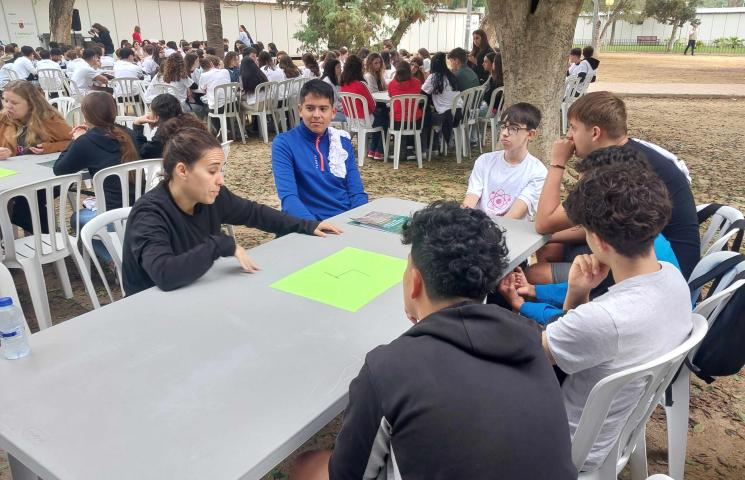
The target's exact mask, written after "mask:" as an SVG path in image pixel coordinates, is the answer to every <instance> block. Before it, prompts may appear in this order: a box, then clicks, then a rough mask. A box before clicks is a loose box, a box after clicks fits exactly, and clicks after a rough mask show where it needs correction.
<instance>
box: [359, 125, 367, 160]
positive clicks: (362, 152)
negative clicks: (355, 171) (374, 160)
mask: <svg viewBox="0 0 745 480" xmlns="http://www.w3.org/2000/svg"><path fill="white" fill-rule="evenodd" d="M365 155H367V152H366V151H365V136H364V135H362V134H360V133H358V134H357V165H359V166H360V167H361V166H363V165H364V164H365Z"/></svg>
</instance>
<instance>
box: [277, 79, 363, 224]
mask: <svg viewBox="0 0 745 480" xmlns="http://www.w3.org/2000/svg"><path fill="white" fill-rule="evenodd" d="M299 108H300V117H301V118H302V120H303V121H302V122H301V123H300V125H298V126H297V127H295V128H293V129H292V130H290V131H288V132H285V133H282V134H280V135H278V136H277V137H276V138H275V139H274V141H273V142H272V170H273V172H274V183H275V184H276V186H277V194H278V195H279V200H280V202H282V210H283V211H284V212H287V213H289V214H290V215H293V216H295V217H300V218H304V219H307V220H325V219H327V218H329V217H333V216H334V215H338V214H340V213H343V212H346V211H348V210H351V209H353V208H355V207H359V206H360V205H364V204H366V203H367V194H366V193H365V190H364V188H363V186H362V179H361V178H360V172H359V170H357V163H356V162H355V159H354V149H353V148H352V141H351V139H350V138H349V134H348V133H347V132H345V131H343V130H337V129H334V128H330V127H329V124H330V123H331V120H332V119H333V118H334V115H336V110H335V109H334V90H333V88H332V87H331V86H330V85H329V84H327V83H325V82H323V81H321V80H311V81H309V82H307V83H306V84H305V85H303V88H302V89H301V91H300V106H299Z"/></svg>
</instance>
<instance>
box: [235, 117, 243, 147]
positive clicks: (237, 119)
mask: <svg viewBox="0 0 745 480" xmlns="http://www.w3.org/2000/svg"><path fill="white" fill-rule="evenodd" d="M233 118H235V122H236V123H237V124H238V131H239V132H241V143H246V127H244V126H243V118H242V117H240V116H238V117H233Z"/></svg>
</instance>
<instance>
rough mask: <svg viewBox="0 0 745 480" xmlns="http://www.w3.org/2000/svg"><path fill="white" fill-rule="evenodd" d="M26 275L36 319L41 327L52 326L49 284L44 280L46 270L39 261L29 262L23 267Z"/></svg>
mask: <svg viewBox="0 0 745 480" xmlns="http://www.w3.org/2000/svg"><path fill="white" fill-rule="evenodd" d="M23 274H24V275H25V276H26V285H28V291H29V294H30V296H31V303H32V304H33V305H34V313H35V314H36V321H37V323H38V324H39V328H40V329H44V328H49V327H51V326H52V312H51V311H50V310H49V297H47V285H46V282H45V281H44V271H43V270H42V268H41V264H40V263H39V262H37V261H31V262H29V263H28V264H27V265H26V266H25V268H24V269H23Z"/></svg>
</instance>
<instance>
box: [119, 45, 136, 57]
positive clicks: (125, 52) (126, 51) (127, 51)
mask: <svg viewBox="0 0 745 480" xmlns="http://www.w3.org/2000/svg"><path fill="white" fill-rule="evenodd" d="M134 55H135V51H134V50H132V49H131V48H129V47H124V48H122V49H120V50H119V58H120V59H125V58H129V57H134Z"/></svg>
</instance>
